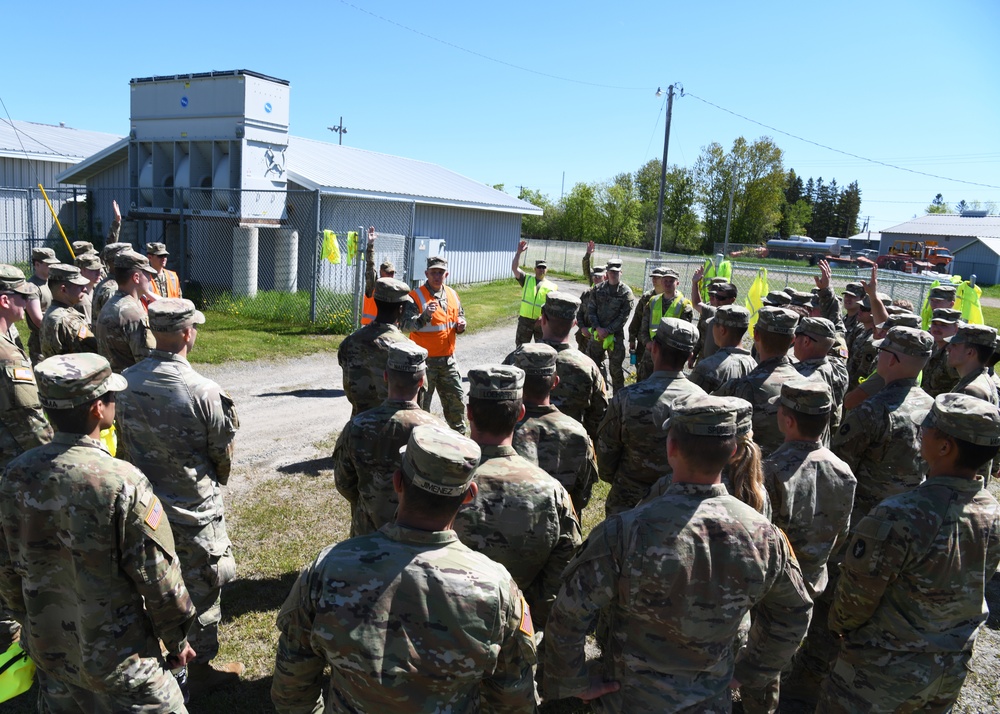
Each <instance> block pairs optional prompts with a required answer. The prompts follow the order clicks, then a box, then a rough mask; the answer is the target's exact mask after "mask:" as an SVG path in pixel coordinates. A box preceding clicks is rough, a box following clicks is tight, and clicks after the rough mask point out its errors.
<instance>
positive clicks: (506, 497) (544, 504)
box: [454, 366, 582, 628]
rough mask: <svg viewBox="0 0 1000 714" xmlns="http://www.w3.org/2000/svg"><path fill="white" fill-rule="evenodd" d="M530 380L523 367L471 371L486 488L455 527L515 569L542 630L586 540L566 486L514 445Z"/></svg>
mask: <svg viewBox="0 0 1000 714" xmlns="http://www.w3.org/2000/svg"><path fill="white" fill-rule="evenodd" d="M523 384H524V373H523V372H522V371H521V370H520V369H518V368H517V367H500V366H488V367H477V368H474V369H470V370H469V409H468V415H469V423H470V424H471V426H472V438H473V440H475V441H476V442H477V443H478V444H479V446H480V448H481V449H482V458H483V460H482V463H481V464H480V465H479V468H478V469H477V470H476V485H477V486H478V487H479V494H478V495H477V496H476V497H475V499H473V500H472V501H471V502H470V503H467V504H465V505H464V506H463V507H462V508H461V509H460V510H459V512H458V515H457V516H456V517H455V526H454V527H455V532H456V533H458V537H459V538H461V540H462V542H463V543H465V544H466V545H467V546H469V547H470V548H472V549H473V550H475V551H476V552H478V553H482V554H483V555H486V556H488V557H490V558H492V559H493V560H495V561H496V562H498V563H500V564H501V565H503V566H504V567H506V568H507V569H508V570H509V571H510V573H511V575H513V576H514V580H515V582H517V584H518V587H520V588H521V590H522V591H523V592H524V596H525V598H527V600H528V604H529V605H531V614H532V617H533V618H534V621H535V624H536V625H538V627H540V628H541V627H544V626H545V620H546V619H547V617H548V613H549V608H550V607H551V605H552V602H553V600H555V599H556V593H557V592H558V591H559V584H560V583H561V582H562V579H561V576H562V571H563V569H564V568H565V567H566V565H567V563H569V561H570V559H571V558H572V557H573V555H574V554H575V553H576V549H577V548H578V547H579V545H580V542H581V540H582V538H581V535H580V522H579V520H578V519H577V515H576V512H575V511H574V510H573V502H572V500H570V497H569V494H568V493H567V492H566V488H565V487H564V486H563V485H562V484H561V483H559V482H558V481H556V480H555V479H554V478H552V477H551V476H549V475H548V474H547V473H545V472H544V471H542V470H541V469H540V468H538V467H537V466H535V465H534V464H532V463H531V462H530V461H527V460H526V459H524V458H523V457H522V456H519V455H518V453H517V452H516V451H515V450H514V447H513V446H511V442H512V441H513V437H514V426H515V425H516V424H517V422H518V420H519V418H520V417H521V416H522V415H523V413H524V406H523V404H522V401H521V396H522V395H521V389H522V386H523Z"/></svg>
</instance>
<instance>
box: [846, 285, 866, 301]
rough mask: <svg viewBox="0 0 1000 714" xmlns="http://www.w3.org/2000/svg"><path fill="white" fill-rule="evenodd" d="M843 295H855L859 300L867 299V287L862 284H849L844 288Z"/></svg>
mask: <svg viewBox="0 0 1000 714" xmlns="http://www.w3.org/2000/svg"><path fill="white" fill-rule="evenodd" d="M842 294H843V295H853V296H854V297H856V298H858V299H859V300H861V299H863V298H864V297H865V287H864V285H862V284H861V283H848V284H847V285H845V286H844V292H843V293H842Z"/></svg>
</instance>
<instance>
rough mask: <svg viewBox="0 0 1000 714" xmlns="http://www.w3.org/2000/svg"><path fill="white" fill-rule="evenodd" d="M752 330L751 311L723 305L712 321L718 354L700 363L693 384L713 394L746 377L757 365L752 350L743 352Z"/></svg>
mask: <svg viewBox="0 0 1000 714" xmlns="http://www.w3.org/2000/svg"><path fill="white" fill-rule="evenodd" d="M748 327H750V311H749V310H747V309H746V308H745V307H740V306H739V305H723V306H721V307H719V308H718V309H717V310H716V312H715V316H714V317H713V318H712V336H713V340H712V341H713V342H714V343H715V344H716V351H715V352H714V353H713V354H711V355H709V356H708V357H705V358H704V359H701V360H698V364H697V365H696V366H695V368H694V370H693V371H692V372H691V381H692V382H694V383H695V384H697V385H698V386H699V387H701V388H702V389H704V390H705V391H706V392H708V393H711V392H714V391H715V390H716V389H718V388H719V387H721V386H722V385H723V384H725V383H726V382H728V381H729V380H730V379H739V378H741V377H745V376H746V375H748V374H749V373H750V372H752V371H753V369H754V368H755V367H756V366H757V361H756V360H755V359H754V358H753V357H751V356H750V351H749V350H745V349H743V347H741V346H740V345H741V344H742V342H743V335H745V334H746V331H747V328H748Z"/></svg>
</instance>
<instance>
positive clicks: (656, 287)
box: [628, 268, 664, 382]
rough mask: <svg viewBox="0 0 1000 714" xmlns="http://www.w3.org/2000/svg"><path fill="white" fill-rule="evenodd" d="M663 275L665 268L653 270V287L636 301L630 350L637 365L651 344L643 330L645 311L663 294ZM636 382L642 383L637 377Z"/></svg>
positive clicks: (630, 327)
mask: <svg viewBox="0 0 1000 714" xmlns="http://www.w3.org/2000/svg"><path fill="white" fill-rule="evenodd" d="M663 273H664V268H653V269H652V270H651V271H649V279H650V280H651V281H652V283H653V287H652V288H651V289H649V290H647V291H645V292H644V293H643V294H642V295H640V296H639V298H638V299H637V300H636V301H635V310H634V311H633V312H632V319H631V320H629V322H628V348H629V352H631V353H632V354H634V355H635V359H636V363H641V362H642V357H643V355H644V354H645V353H646V343H647V342H649V331H648V329H645V330H644V329H643V324H644V323H643V320H644V316H643V310H645V309H646V306H647V305H649V301H650V300H652V299H653V298H654V297H656V296H657V295H662V294H663ZM636 381H637V382H638V381H640V379H639V377H638V376H636Z"/></svg>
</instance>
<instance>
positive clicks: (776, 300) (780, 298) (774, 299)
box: [761, 290, 792, 307]
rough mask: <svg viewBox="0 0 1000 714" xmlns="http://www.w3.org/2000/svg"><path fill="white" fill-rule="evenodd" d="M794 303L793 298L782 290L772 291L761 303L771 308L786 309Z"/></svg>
mask: <svg viewBox="0 0 1000 714" xmlns="http://www.w3.org/2000/svg"><path fill="white" fill-rule="evenodd" d="M791 301H792V298H791V296H790V295H789V294H788V293H786V292H783V291H781V290H772V291H771V292H769V293H768V294H767V295H766V296H765V297H764V298H763V299H762V300H761V302H762V303H764V304H765V305H767V306H769V307H784V306H785V305H788V304H789V303H790V302H791Z"/></svg>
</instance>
